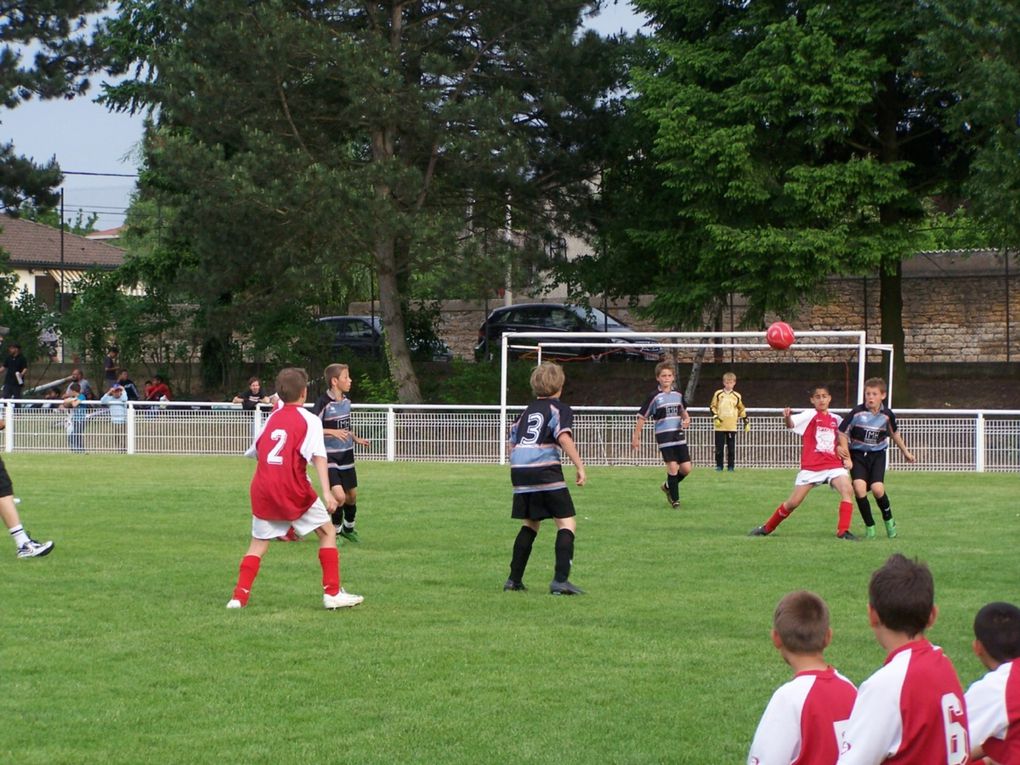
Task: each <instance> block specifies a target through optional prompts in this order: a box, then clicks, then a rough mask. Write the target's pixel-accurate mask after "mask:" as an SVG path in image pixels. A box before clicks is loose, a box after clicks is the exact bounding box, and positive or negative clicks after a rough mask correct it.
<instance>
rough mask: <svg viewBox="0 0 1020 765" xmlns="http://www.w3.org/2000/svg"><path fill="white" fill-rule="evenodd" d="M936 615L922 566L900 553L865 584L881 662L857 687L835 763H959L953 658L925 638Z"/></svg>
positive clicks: (962, 721) (962, 749)
mask: <svg viewBox="0 0 1020 765" xmlns="http://www.w3.org/2000/svg"><path fill="white" fill-rule="evenodd" d="M937 616H938V609H937V608H936V606H935V582H934V580H933V578H932V575H931V571H930V570H929V569H928V567H927V566H926V565H925V564H924V563H921V562H920V561H917V560H910V559H908V558H906V557H905V556H903V555H901V554H900V553H896V554H895V555H892V556H890V557H889V559H888V560H887V561H886V562H885V564H884V565H883V566H882V567H881V568H879V569H878V570H877V571H875V573H874V574H872V576H871V581H870V583H869V584H868V622H869V623H870V625H871V629H872V631H874V633H875V639H876V640H877V641H878V644H879V645H880V646H882V648H883V649H885V650H886V651H887V652H888V655H887V656H886V659H885V663H884V664H883V666H882V667H881V669H879V670H878V671H876V672H875V673H874V674H873V675H872V676H871V677H869V678H868V679H867V680H865V681H864V682H863V683H862V684H861V687H860V688H859V689H858V691H857V701H856V702H855V703H854V709H853V712H851V713H850V721H849V722H848V723H847V726H846V730H845V731H844V733H843V744H842V747H841V750H840V758H839V763H840V765H878V763H887V764H888V765H907V764H908V763H909V765H915V764H916V765H928V763H932V765H934V763H946V764H947V765H964V764H965V763H966V762H968V759H969V753H970V746H969V743H968V738H967V709H966V706H965V705H964V698H963V689H962V688H961V687H960V681H959V679H958V678H957V676H956V670H955V669H954V668H953V663H952V662H951V661H950V660H949V658H948V657H946V655H945V654H944V653H942V649H940V648H938V647H936V646H933V645H932V644H931V643H929V642H928V640H927V638H925V636H924V633H925V631H926V630H927V629H928V628H930V627H931V626H932V625H933V624H934V623H935V619H936V617H937Z"/></svg>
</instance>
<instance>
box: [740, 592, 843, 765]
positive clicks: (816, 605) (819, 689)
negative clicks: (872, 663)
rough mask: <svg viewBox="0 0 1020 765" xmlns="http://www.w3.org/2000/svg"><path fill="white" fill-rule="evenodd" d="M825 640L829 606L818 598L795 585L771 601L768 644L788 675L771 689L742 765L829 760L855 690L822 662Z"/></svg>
mask: <svg viewBox="0 0 1020 765" xmlns="http://www.w3.org/2000/svg"><path fill="white" fill-rule="evenodd" d="M831 642H832V628H831V627H830V626H829V607H828V606H827V605H826V604H825V601H824V600H822V598H821V597H819V596H818V595H816V594H815V593H813V592H808V591H807V590H799V591H797V592H791V593H789V594H788V595H786V596H785V597H784V598H783V599H782V600H780V601H779V603H778V604H777V605H776V610H775V612H774V613H773V615H772V644H773V645H774V646H775V647H776V649H777V650H778V651H779V653H780V655H781V656H782V657H783V660H784V661H785V662H786V663H787V664H789V665H790V667H791V669H793V672H794V676H793V680H791V681H789V682H788V683H786V684H785V685H781V686H780V687H779V688H777V689H776V692H775V693H773V694H772V698H771V699H770V700H769V703H768V706H767V707H766V708H765V712H764V714H762V717H761V721H760V722H759V723H758V729H757V730H756V731H755V734H754V740H753V741H752V742H751V750H750V752H749V753H748V756H747V762H748V765H835V762H836V760H837V759H838V758H839V743H840V741H839V740H840V734H841V732H842V726H843V725H844V724H845V723H846V720H847V718H849V717H850V710H851V709H852V708H853V705H854V699H855V698H856V697H857V689H856V688H854V685H853V683H851V682H850V681H849V680H847V679H846V678H845V677H843V676H842V675H841V674H839V672H837V671H836V670H835V669H834V668H833V667H832V666H830V665H829V664H828V662H826V661H825V656H824V652H825V649H826V648H827V647H828V646H829V643H831Z"/></svg>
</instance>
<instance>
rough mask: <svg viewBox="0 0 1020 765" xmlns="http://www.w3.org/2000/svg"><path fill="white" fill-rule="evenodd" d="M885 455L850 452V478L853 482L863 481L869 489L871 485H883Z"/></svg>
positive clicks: (883, 453)
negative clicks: (851, 462)
mask: <svg viewBox="0 0 1020 765" xmlns="http://www.w3.org/2000/svg"><path fill="white" fill-rule="evenodd" d="M885 453H886V450H885V449H883V450H882V451H880V452H862V451H852V450H851V452H850V459H851V460H852V461H853V466H852V467H851V468H850V477H851V478H852V479H853V480H855V481H864V482H865V483H866V484H867V485H868V486H869V487H870V486H871V484H873V483H885Z"/></svg>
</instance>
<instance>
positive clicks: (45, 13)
mask: <svg viewBox="0 0 1020 765" xmlns="http://www.w3.org/2000/svg"><path fill="white" fill-rule="evenodd" d="M107 5H108V3H107V2H105V0H29V1H28V2H18V3H10V2H0V124H2V122H3V119H2V118H3V110H4V109H13V108H15V107H16V106H17V105H18V104H20V103H22V102H23V101H25V100H28V99H30V98H44V99H45V98H71V97H73V96H76V95H81V94H82V93H84V92H85V91H86V90H87V89H88V87H89V79H88V77H89V75H90V74H91V73H92V72H94V71H95V70H96V69H97V68H98V66H99V65H100V63H101V61H102V52H101V49H99V48H98V47H97V46H96V45H95V43H94V41H93V40H92V37H91V35H90V34H89V32H88V25H89V18H88V17H89V15H90V14H95V13H98V12H100V11H102V10H104V9H105V8H106V7H107ZM29 49H31V51H32V52H31V53H26V51H27V50H29ZM0 135H2V134H0ZM61 178H62V176H61V175H60V168H59V167H58V166H57V163H56V161H55V160H50V161H49V162H47V163H46V164H37V163H36V162H34V161H32V160H30V159H28V158H26V157H24V156H22V155H19V154H17V153H16V152H15V149H14V145H13V143H11V142H10V141H4V140H2V139H0V211H4V212H8V211H17V210H18V208H20V207H21V205H22V204H23V203H25V202H26V201H27V202H30V203H31V204H33V205H34V206H36V207H40V208H51V207H53V206H55V205H56V203H57V201H58V199H59V197H58V196H57V194H56V193H55V192H54V188H55V187H56V186H57V185H58V184H59V183H60V181H61Z"/></svg>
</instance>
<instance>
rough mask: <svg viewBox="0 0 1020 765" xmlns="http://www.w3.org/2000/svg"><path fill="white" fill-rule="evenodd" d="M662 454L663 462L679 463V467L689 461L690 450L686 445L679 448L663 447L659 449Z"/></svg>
mask: <svg viewBox="0 0 1020 765" xmlns="http://www.w3.org/2000/svg"><path fill="white" fill-rule="evenodd" d="M659 451H660V452H662V461H663V462H679V463H680V464H681V465H682V464H683V463H685V462H690V461H691V450H690V447H688V446H687V444H680V445H679V446H663V447H660V448H659Z"/></svg>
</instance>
